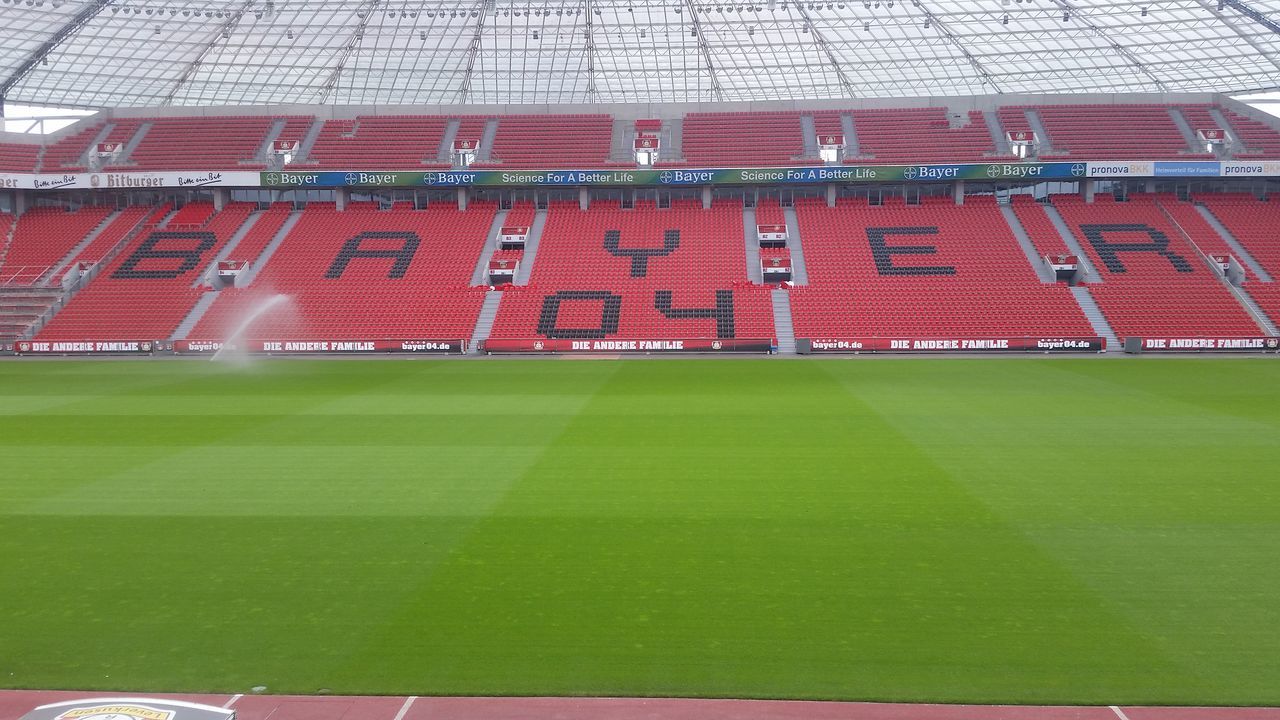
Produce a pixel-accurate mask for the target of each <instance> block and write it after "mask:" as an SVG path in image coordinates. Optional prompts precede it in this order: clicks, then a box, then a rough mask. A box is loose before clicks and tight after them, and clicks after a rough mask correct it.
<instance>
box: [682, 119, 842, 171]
mask: <svg viewBox="0 0 1280 720" xmlns="http://www.w3.org/2000/svg"><path fill="white" fill-rule="evenodd" d="M800 115H801V113H799V112H716V113H689V114H688V115H685V117H684V135H683V141H682V142H683V149H684V157H685V160H686V161H687V162H686V163H685V164H687V165H702V166H706V167H715V166H720V165H723V166H747V167H749V166H752V165H774V166H778V165H815V164H819V163H821V161H820V160H819V159H818V158H809V159H805V160H801V159H799V158H800V156H801V155H802V154H803V153H804V134H803V130H802V128H801V125H800ZM658 164H659V165H662V163H661V162H659V163H658Z"/></svg>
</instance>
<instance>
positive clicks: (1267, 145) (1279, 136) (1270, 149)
mask: <svg viewBox="0 0 1280 720" xmlns="http://www.w3.org/2000/svg"><path fill="white" fill-rule="evenodd" d="M1222 115H1223V117H1225V118H1226V119H1227V122H1229V123H1231V129H1232V130H1234V131H1235V135H1236V138H1237V139H1239V141H1240V143H1241V144H1242V145H1243V146H1244V147H1243V148H1240V149H1239V150H1238V152H1236V153H1235V157H1238V158H1244V159H1252V158H1280V132H1276V131H1275V129H1274V128H1272V127H1271V126H1270V125H1267V124H1266V123H1264V122H1262V121H1260V120H1254V119H1253V118H1251V117H1248V116H1245V115H1240V114H1238V113H1236V112H1233V111H1231V110H1225V109H1224V110H1223V111H1222Z"/></svg>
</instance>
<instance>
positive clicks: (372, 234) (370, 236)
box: [324, 230, 422, 280]
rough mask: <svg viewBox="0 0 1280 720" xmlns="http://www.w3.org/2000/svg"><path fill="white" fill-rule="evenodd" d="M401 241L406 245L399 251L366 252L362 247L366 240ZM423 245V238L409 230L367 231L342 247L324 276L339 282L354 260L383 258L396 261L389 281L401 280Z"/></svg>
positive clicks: (388, 277) (380, 250)
mask: <svg viewBox="0 0 1280 720" xmlns="http://www.w3.org/2000/svg"><path fill="white" fill-rule="evenodd" d="M386 238H392V239H399V240H403V241H404V244H403V245H401V246H400V248H398V249H394V248H393V249H370V250H365V249H363V248H361V247H360V245H361V243H363V242H364V241H365V240H376V239H386ZM421 244H422V238H420V237H418V234H417V233H415V232H412V231H409V230H366V231H365V232H362V233H360V234H359V235H356V236H355V237H353V238H351V239H350V240H348V241H346V242H345V243H343V245H342V249H341V250H339V251H338V256H337V257H336V258H334V259H333V264H332V265H330V266H329V270H328V271H327V272H325V274H324V276H325V277H326V278H328V279H330V280H337V279H338V278H340V277H342V274H343V273H345V272H346V271H347V265H349V264H350V263H351V261H352V260H356V259H360V258H383V259H391V260H395V263H394V264H392V266H391V272H389V273H387V279H388V280H399V279H400V278H402V277H404V274H405V273H406V272H408V271H409V264H410V263H412V262H413V256H414V254H415V253H417V252H418V246H419V245H421Z"/></svg>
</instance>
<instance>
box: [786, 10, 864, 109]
mask: <svg viewBox="0 0 1280 720" xmlns="http://www.w3.org/2000/svg"><path fill="white" fill-rule="evenodd" d="M796 10H798V11H799V12H800V17H801V18H803V19H804V24H805V26H807V27H808V28H809V34H810V35H812V36H813V41H814V42H815V43H816V44H817V45H818V49H820V50H822V53H823V54H824V55H826V56H827V62H829V63H831V69H832V70H834V71H835V73H836V77H837V78H839V79H840V86H841V87H843V88H844V94H845V96H846V97H850V98H854V97H857V96H858V94H857V92H856V91H855V90H854V89H853V83H852V82H850V81H849V76H848V75H847V74H845V71H844V67H843V66H841V65H840V61H839V60H836V54H835V52H834V51H832V49H831V44H830V43H828V42H827V39H826V38H825V37H823V36H822V33H821V32H820V31H819V30H818V26H817V25H814V24H813V19H812V18H810V17H809V11H808V10H806V9H805V7H804V5H803V4H802V3H796Z"/></svg>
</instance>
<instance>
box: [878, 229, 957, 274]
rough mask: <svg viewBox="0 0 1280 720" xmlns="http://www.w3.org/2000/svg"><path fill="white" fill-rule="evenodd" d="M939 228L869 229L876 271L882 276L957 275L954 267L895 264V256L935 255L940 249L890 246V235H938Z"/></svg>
mask: <svg viewBox="0 0 1280 720" xmlns="http://www.w3.org/2000/svg"><path fill="white" fill-rule="evenodd" d="M937 234H938V228H936V227H932V226H925V227H869V228H867V241H868V242H869V243H871V258H872V259H873V260H875V262H876V270H877V271H878V272H879V273H880V274H881V275H898V276H900V275H914V276H917V277H919V276H929V275H955V274H956V269H955V267H954V266H952V265H911V266H900V265H894V264H893V256H894V255H935V254H937V252H938V248H936V247H934V246H933V245H890V244H889V243H888V241H887V237H888V236H889V235H937Z"/></svg>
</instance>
